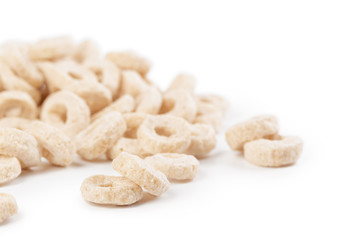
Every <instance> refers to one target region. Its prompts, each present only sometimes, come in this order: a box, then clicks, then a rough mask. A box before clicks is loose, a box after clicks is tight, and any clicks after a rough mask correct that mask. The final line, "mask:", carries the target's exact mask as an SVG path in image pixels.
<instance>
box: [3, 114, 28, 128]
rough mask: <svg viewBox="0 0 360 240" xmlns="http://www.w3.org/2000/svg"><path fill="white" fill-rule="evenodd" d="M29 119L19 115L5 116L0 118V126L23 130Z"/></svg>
mask: <svg viewBox="0 0 360 240" xmlns="http://www.w3.org/2000/svg"><path fill="white" fill-rule="evenodd" d="M30 123H31V120H29V119H26V118H20V117H5V118H1V119H0V128H16V129H19V130H24V129H25V128H26V127H27V126H28V125H29V124H30Z"/></svg>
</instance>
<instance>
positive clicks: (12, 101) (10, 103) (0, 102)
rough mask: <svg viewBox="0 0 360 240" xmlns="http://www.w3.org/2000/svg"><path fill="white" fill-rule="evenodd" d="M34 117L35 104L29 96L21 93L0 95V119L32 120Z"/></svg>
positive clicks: (9, 92) (35, 112) (11, 92)
mask: <svg viewBox="0 0 360 240" xmlns="http://www.w3.org/2000/svg"><path fill="white" fill-rule="evenodd" d="M36 115H37V108H36V103H35V102H34V100H33V99H32V98H31V97H30V96H29V94H27V93H25V92H21V91H4V92H1V93H0V118H3V117H22V118H28V119H34V118H36Z"/></svg>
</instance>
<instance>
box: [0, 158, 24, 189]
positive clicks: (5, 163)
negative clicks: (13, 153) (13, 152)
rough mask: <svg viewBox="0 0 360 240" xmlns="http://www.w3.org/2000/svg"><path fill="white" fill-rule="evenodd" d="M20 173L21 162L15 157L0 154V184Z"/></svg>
mask: <svg viewBox="0 0 360 240" xmlns="http://www.w3.org/2000/svg"><path fill="white" fill-rule="evenodd" d="M20 174H21V164H20V162H19V160H18V159H17V158H16V157H5V156H0V184H3V183H7V182H10V181H11V180H14V179H15V178H17V177H18V176H19V175H20Z"/></svg>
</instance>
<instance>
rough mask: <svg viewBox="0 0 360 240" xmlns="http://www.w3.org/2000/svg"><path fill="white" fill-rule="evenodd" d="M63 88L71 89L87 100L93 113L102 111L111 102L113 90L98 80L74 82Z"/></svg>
mask: <svg viewBox="0 0 360 240" xmlns="http://www.w3.org/2000/svg"><path fill="white" fill-rule="evenodd" d="M62 89H64V90H68V91H71V92H73V93H75V94H76V95H78V96H79V97H81V98H82V99H84V100H85V102H86V104H87V105H88V106H89V109H90V112H91V114H93V113H96V112H98V111H100V110H101V109H103V108H105V107H106V106H108V105H109V104H110V103H111V100H112V96H111V92H110V91H109V90H108V89H107V88H106V87H104V86H103V85H102V84H100V83H98V82H79V81H77V82H73V83H71V84H68V85H65V86H64V87H63V88H62Z"/></svg>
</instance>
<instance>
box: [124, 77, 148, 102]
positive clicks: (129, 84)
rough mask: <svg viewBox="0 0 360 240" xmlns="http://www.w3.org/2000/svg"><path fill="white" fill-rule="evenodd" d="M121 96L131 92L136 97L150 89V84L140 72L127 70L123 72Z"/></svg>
mask: <svg viewBox="0 0 360 240" xmlns="http://www.w3.org/2000/svg"><path fill="white" fill-rule="evenodd" d="M121 78H122V80H121V87H120V96H122V95H124V94H130V95H131V96H133V97H134V98H136V97H137V96H139V95H140V94H141V93H143V92H146V91H147V90H148V89H149V85H148V84H147V83H146V82H145V80H144V79H143V78H142V77H141V76H140V75H139V73H138V72H135V71H131V70H126V71H122V73H121Z"/></svg>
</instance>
